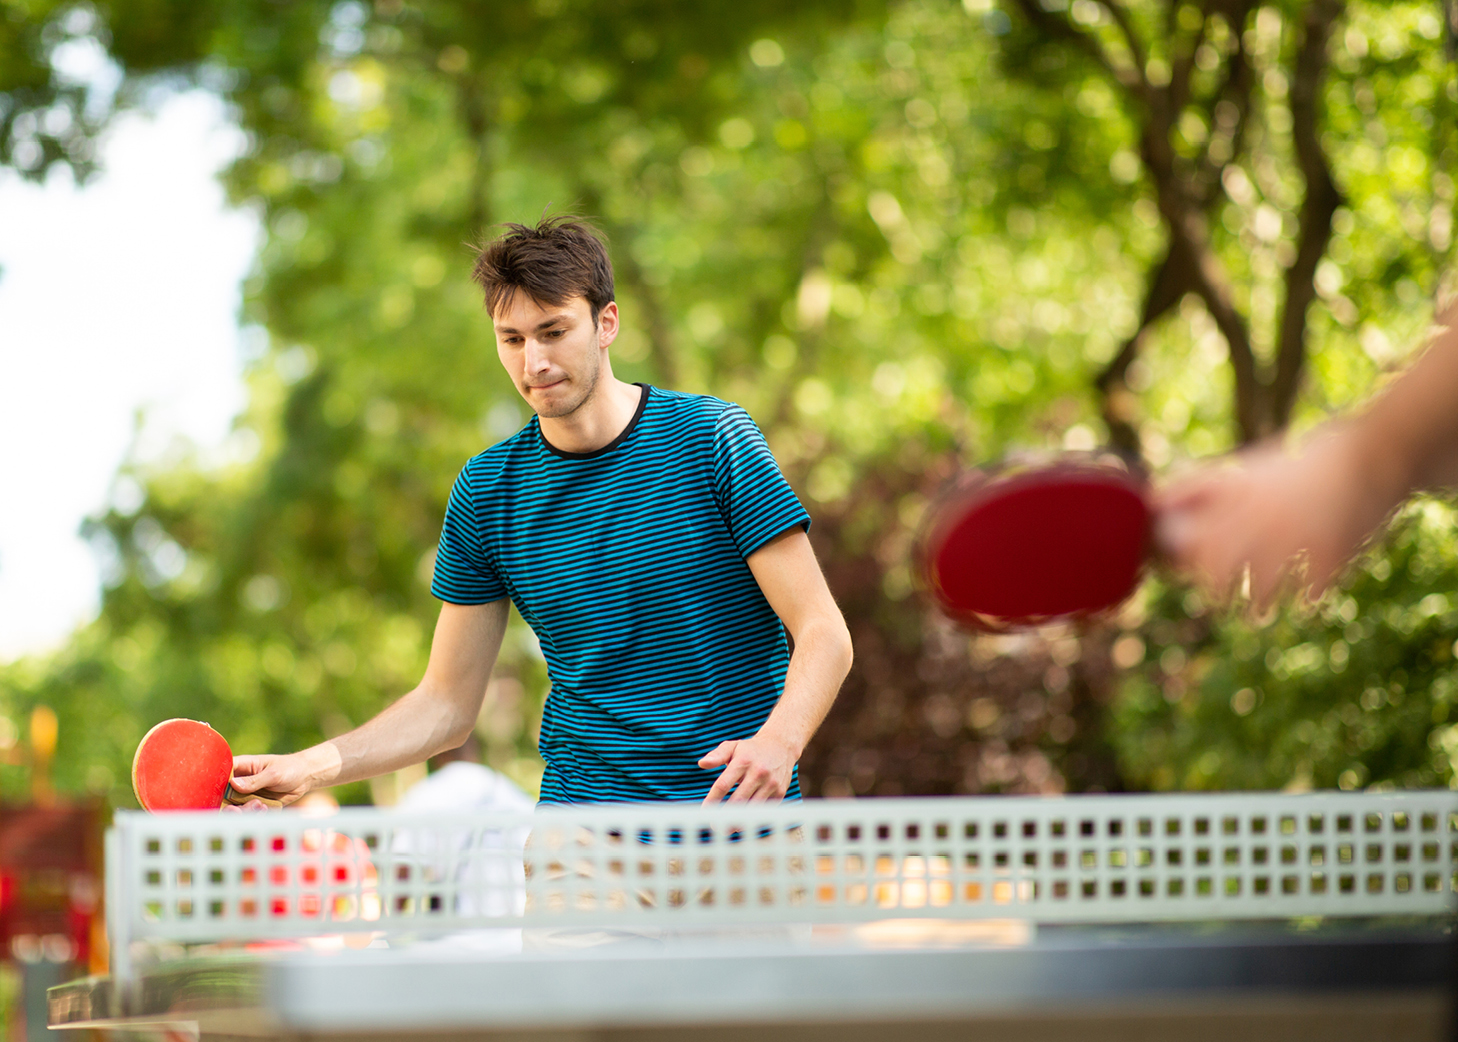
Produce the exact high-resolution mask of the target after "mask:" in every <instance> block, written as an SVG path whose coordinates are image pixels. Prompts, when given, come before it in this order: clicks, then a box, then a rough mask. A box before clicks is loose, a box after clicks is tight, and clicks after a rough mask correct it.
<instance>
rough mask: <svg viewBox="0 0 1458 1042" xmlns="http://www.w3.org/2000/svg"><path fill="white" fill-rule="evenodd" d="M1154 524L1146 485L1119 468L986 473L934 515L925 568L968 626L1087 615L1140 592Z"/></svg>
mask: <svg viewBox="0 0 1458 1042" xmlns="http://www.w3.org/2000/svg"><path fill="white" fill-rule="evenodd" d="M1152 521H1153V511H1152V509H1151V507H1150V504H1149V496H1148V488H1147V486H1146V485H1145V483H1144V482H1143V481H1142V480H1141V479H1140V478H1138V477H1136V476H1134V475H1133V474H1130V473H1129V472H1128V471H1127V470H1125V469H1124V468H1122V467H1120V466H1117V465H1115V464H1113V463H1105V462H1100V461H1095V460H1078V461H1065V462H1059V463H1054V464H1051V465H1048V466H1043V467H1033V468H1026V469H1020V470H1010V471H1003V472H999V473H994V474H978V475H975V476H973V477H972V478H970V479H969V480H967V481H965V482H964V483H963V484H961V485H960V486H959V487H958V488H956V489H955V490H954V491H953V492H952V493H951V494H950V495H948V496H947V497H945V498H944V499H943V500H942V501H941V502H940V503H938V504H937V505H936V506H934V507H933V508H932V511H931V513H930V520H929V522H928V524H927V525H926V527H925V528H924V530H923V531H924V535H923V538H922V541H921V546H920V555H921V568H922V572H923V575H924V577H925V579H926V583H927V586H928V587H929V589H930V590H931V593H932V595H933V596H934V597H935V598H936V600H937V603H938V604H939V605H940V606H941V607H942V609H943V610H944V611H945V612H946V613H947V614H948V615H950V616H951V617H952V618H953V619H955V620H956V621H958V622H959V623H961V624H963V625H965V626H969V627H972V628H975V629H983V630H1001V629H1008V628H1012V627H1017V626H1031V625H1037V624H1039V623H1043V622H1053V621H1057V620H1061V619H1070V618H1084V617H1088V616H1092V615H1096V614H1098V613H1099V612H1102V611H1105V610H1107V609H1109V608H1113V607H1115V606H1117V605H1118V604H1119V603H1120V602H1122V601H1123V600H1124V599H1125V598H1126V597H1128V596H1129V594H1131V593H1133V592H1134V589H1135V587H1137V586H1138V585H1139V580H1140V577H1141V575H1142V573H1143V570H1144V565H1145V562H1146V561H1147V559H1148V557H1149V555H1150V552H1151V548H1152V545H1153V540H1152Z"/></svg>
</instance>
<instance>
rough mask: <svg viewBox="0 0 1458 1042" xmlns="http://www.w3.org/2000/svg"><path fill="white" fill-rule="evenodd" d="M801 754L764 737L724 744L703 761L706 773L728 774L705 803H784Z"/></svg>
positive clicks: (707, 797)
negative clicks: (720, 771)
mask: <svg viewBox="0 0 1458 1042" xmlns="http://www.w3.org/2000/svg"><path fill="white" fill-rule="evenodd" d="M799 758H800V756H799V752H798V750H796V749H793V748H791V747H790V746H789V745H786V744H785V743H784V742H780V741H777V740H775V739H773V738H766V737H764V736H762V735H755V736H754V737H753V738H744V739H741V740H739V741H736V742H720V743H719V746H718V748H716V749H715V750H714V751H713V752H711V753H710V754H709V755H708V756H705V757H704V758H703V759H702V760H700V761H699V766H700V767H702V768H704V769H705V770H713V769H714V768H715V767H723V768H724V773H723V774H721V775H719V777H718V778H716V779H715V780H714V786H713V788H711V789H710V790H709V795H708V796H706V797H705V798H704V803H705V804H706V805H707V804H710V803H723V802H724V801H725V800H726V799H727V800H728V801H729V802H730V803H768V802H769V801H771V800H782V799H784V798H785V793H787V792H789V791H790V779H791V777H793V776H794V772H795V761H796V760H798V759H799Z"/></svg>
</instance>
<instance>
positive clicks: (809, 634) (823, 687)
mask: <svg viewBox="0 0 1458 1042" xmlns="http://www.w3.org/2000/svg"><path fill="white" fill-rule="evenodd" d="M851 659H852V652H851V640H850V633H849V632H848V631H847V630H846V628H845V622H844V621H843V620H842V619H841V618H840V616H839V615H838V614H837V615H836V616H834V617H833V618H831V617H826V618H822V619H818V620H816V621H815V622H813V623H811V624H809V625H806V626H805V627H803V628H802V631H801V632H800V633H798V634H796V635H795V651H794V654H792V655H791V656H790V668H789V669H788V670H787V671H786V673H785V690H784V694H782V695H781V696H780V700H779V702H778V703H776V704H775V708H774V711H773V712H771V713H770V715H769V719H767V720H766V721H765V722H764V726H763V727H761V728H760V729H759V737H763V738H771V739H773V740H775V741H778V742H782V743H784V744H785V745H788V746H789V747H791V748H792V749H793V750H794V752H795V755H796V757H797V758H798V757H799V754H800V753H801V752H803V751H804V749H805V746H806V745H808V744H809V743H810V739H811V738H812V737H813V736H814V734H815V731H816V729H817V728H819V727H820V724H821V721H823V720H824V719H825V714H826V713H828V712H830V706H831V704H832V703H833V702H834V701H835V696H836V694H837V693H839V691H840V685H841V684H842V683H844V681H845V678H846V674H848V673H849V672H850V667H851Z"/></svg>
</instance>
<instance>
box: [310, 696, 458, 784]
mask: <svg viewBox="0 0 1458 1042" xmlns="http://www.w3.org/2000/svg"><path fill="white" fill-rule="evenodd" d="M474 723H475V717H474V716H469V715H468V714H467V713H465V712H464V711H462V708H461V704H460V703H459V701H457V700H453V699H450V698H446V697H441V696H439V695H436V694H433V693H432V692H430V691H429V690H427V689H426V686H425V685H424V684H422V685H420V687H417V688H416V689H415V690H413V691H411V692H410V693H409V694H407V695H405V696H404V697H402V698H400V699H399V700H398V701H396V702H395V703H394V704H392V705H390V706H388V707H387V708H386V709H385V710H384V711H383V712H381V713H380V714H379V715H378V716H376V717H374V718H373V719H372V720H370V721H369V722H367V723H365V724H362V725H361V726H359V727H356V728H355V729H354V730H353V731H349V732H347V733H345V734H342V735H340V736H338V737H337V738H332V739H330V740H329V741H327V742H321V743H320V744H319V745H316V746H314V747H312V748H310V749H305V750H304V751H303V752H301V753H300V754H299V755H300V756H302V757H304V758H305V759H306V761H307V762H308V763H309V769H310V775H311V778H312V779H313V787H314V788H318V787H320V786H323V785H342V784H344V783H345V782H352V781H360V780H361V779H364V778H373V777H375V776H376V775H380V774H388V773H389V772H390V771H396V770H399V769H400V768H401V767H408V766H410V765H411V764H416V763H420V762H421V761H423V760H428V759H429V758H430V757H432V756H434V755H436V754H437V753H440V752H443V751H445V750H446V749H454V748H456V747H457V746H459V745H460V744H461V743H462V742H464V741H465V740H466V736H467V735H468V734H469V733H470V730H471V727H472V725H473V724H474Z"/></svg>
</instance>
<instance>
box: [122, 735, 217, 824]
mask: <svg viewBox="0 0 1458 1042" xmlns="http://www.w3.org/2000/svg"><path fill="white" fill-rule="evenodd" d="M232 776H233V752H232V750H230V749H229V748H228V742H227V740H226V739H224V738H223V736H222V735H220V734H218V732H217V731H214V730H213V729H212V728H211V727H209V726H208V725H207V724H205V723H202V722H200V721H197V720H182V719H174V720H164V721H162V722H161V723H160V724H158V725H157V726H156V727H154V728H152V730H150V731H148V732H147V733H146V735H145V736H144V737H143V738H142V741H141V744H139V745H138V746H137V754H136V756H134V757H133V758H132V790H133V791H134V792H135V793H136V794H137V802H138V803H140V804H141V805H142V807H143V809H145V810H151V811H158V810H217V809H218V807H219V806H220V805H221V804H222V802H223V793H224V791H225V790H226V789H227V787H228V781H229V779H230V778H232Z"/></svg>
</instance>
